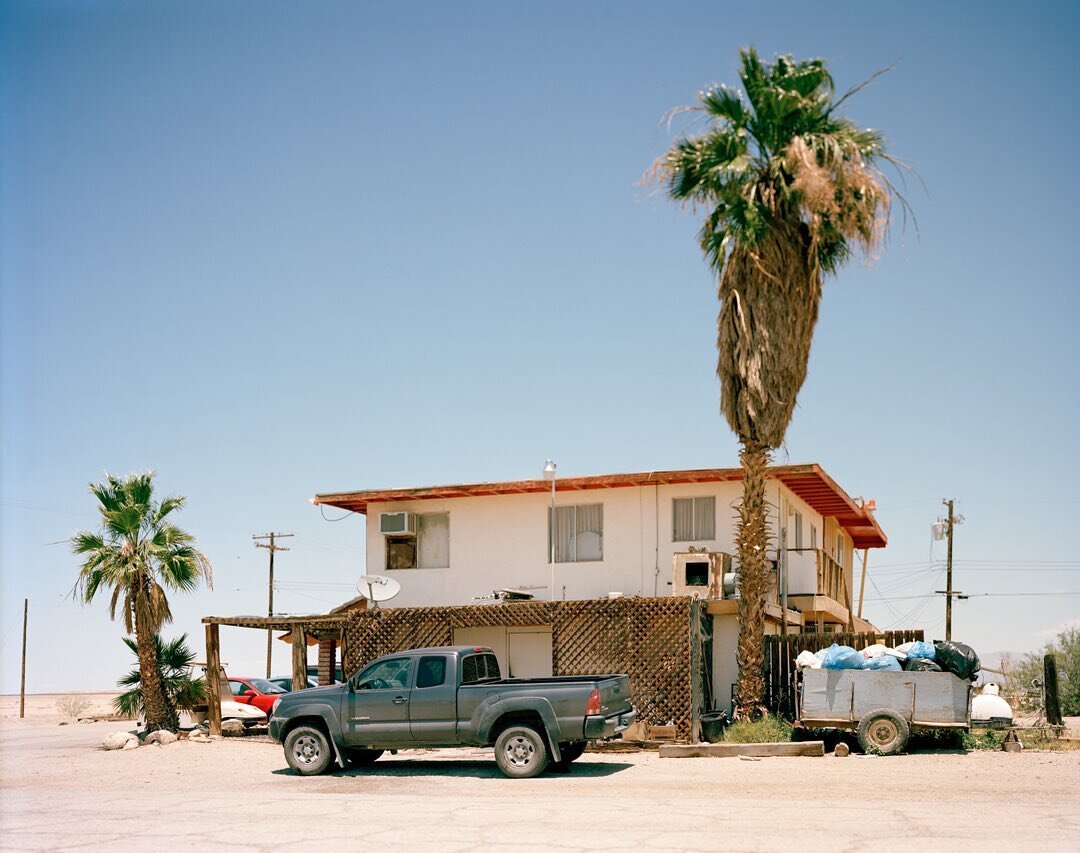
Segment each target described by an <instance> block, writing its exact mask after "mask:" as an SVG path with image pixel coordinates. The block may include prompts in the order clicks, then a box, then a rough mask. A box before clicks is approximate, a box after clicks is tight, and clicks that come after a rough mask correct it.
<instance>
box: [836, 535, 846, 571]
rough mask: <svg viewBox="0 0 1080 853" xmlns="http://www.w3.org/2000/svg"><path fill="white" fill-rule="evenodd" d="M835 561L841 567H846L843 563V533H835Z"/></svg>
mask: <svg viewBox="0 0 1080 853" xmlns="http://www.w3.org/2000/svg"><path fill="white" fill-rule="evenodd" d="M836 562H837V563H839V565H840V567H841V568H847V567H846V566H845V565H844V534H843V533H837V534H836Z"/></svg>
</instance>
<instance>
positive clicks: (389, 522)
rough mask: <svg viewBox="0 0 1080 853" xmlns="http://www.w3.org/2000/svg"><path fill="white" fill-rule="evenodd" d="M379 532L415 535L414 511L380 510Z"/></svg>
mask: <svg viewBox="0 0 1080 853" xmlns="http://www.w3.org/2000/svg"><path fill="white" fill-rule="evenodd" d="M379 532H380V533H382V534H383V535H384V536H415V535H416V513H415V512H380V513H379Z"/></svg>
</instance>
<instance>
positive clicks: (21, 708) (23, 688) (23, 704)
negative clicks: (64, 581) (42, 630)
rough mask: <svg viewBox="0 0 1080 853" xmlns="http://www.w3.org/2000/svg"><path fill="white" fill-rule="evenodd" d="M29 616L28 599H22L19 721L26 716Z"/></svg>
mask: <svg viewBox="0 0 1080 853" xmlns="http://www.w3.org/2000/svg"><path fill="white" fill-rule="evenodd" d="M29 615H30V599H29V598H24V599H23V611H22V680H21V681H20V682H19V719H20V720H21V719H22V718H23V717H24V716H26V617H27V616H29Z"/></svg>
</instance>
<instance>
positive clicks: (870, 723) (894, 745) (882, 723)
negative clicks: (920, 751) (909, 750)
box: [858, 708, 911, 755]
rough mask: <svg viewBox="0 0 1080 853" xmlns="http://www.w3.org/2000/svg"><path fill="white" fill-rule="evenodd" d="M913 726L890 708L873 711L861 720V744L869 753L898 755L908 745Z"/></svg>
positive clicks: (859, 731)
mask: <svg viewBox="0 0 1080 853" xmlns="http://www.w3.org/2000/svg"><path fill="white" fill-rule="evenodd" d="M910 734H911V728H910V727H909V726H908V724H907V722H906V721H905V720H904V718H903V717H900V716H899V715H898V714H896V712H895V711H890V710H889V709H888V708H879V709H877V710H876V711H871V712H870V713H869V714H867V715H866V716H865V717H863V718H862V719H861V720H860V721H859V730H858V735H859V744H860V745H861V746H862V748H863V751H864V752H866V753H867V754H869V755H896V753H898V752H900V751H901V750H902V749H903V748H904V747H905V746H907V742H908V737H909V736H910Z"/></svg>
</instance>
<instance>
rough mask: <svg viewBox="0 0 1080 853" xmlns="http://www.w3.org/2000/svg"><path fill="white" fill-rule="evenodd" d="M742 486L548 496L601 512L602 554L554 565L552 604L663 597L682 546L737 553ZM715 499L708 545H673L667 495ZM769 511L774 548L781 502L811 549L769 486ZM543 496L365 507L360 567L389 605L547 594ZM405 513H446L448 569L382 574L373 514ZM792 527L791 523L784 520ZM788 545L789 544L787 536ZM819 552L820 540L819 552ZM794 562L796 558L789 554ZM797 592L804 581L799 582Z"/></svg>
mask: <svg viewBox="0 0 1080 853" xmlns="http://www.w3.org/2000/svg"><path fill="white" fill-rule="evenodd" d="M741 494H742V484H741V483H737V482H736V483H694V484H685V485H661V486H640V487H638V486H634V487H626V488H618V489H595V490H587V491H566V492H558V493H557V494H556V499H555V500H556V505H557V506H570V505H574V504H593V503H602V504H603V506H604V542H603V553H604V557H603V559H602V560H600V561H594V562H578V563H557V564H556V566H555V597H557V598H560V599H561V598H566V599H582V598H597V597H601V596H605V595H607V594H608V593H609V592H622V593H624V594H625V595H644V596H653V595H660V596H664V595H669V594H671V586H670V583H669V582H670V581H671V579H672V556H673V555H674V554H675V553H676V552H683V551H686V550H687V549H688V546H689V545H691V544H693V545H695V546H701V545H705V546H708V548H709V550H710V551H727V552H729V553H734V550H735V510H734V509H733V507H734V505H735V503H736V502H737V501H738V500H739V498H740V496H741ZM708 495H712V496H714V497H715V498H716V538H715V539H712V540H707V541H700V542H694V543H689V542H677V543H676V542H672V500H673V499H674V498H688V497H702V496H708ZM768 499H769V502H770V504H772V509H771V513H770V527H771V531H772V534H773V537H774V539H773V542H772V549H775V545H776V540H775V537H776V531H777V521H778V516H779V515H780V514H782V513H778V509H777V507H778V505H779V502H782V501H784V500H786V501H787V505H788V506H789V507H792V508H794V509H798V510H799V511H800V512H802V514H803V519H804V528H805V529H804V534H803V535H804V545H805V546H806V547H809V525H810V523H814V524H816V525H817V527H818V530H819V537H820V536H821V535H822V531H823V524H822V520H821V517H820V516H819V515H818V514H817V513H815V512H814V511H813V510H811V509H810V508H809V506H807V505H806V504H805V503H804V502H803V501H801V500H800V499H799V498H796V497H795V496H794V495H792V494H791V493H790V492H789V491H788V490H787V489H786V488H785V487H783V486H782V485H780V484H779V483H776V482H770V483H769V486H768ZM550 504H551V498H550V495H548V494H527V495H494V496H487V497H467V498H448V499H440V500H422V501H400V502H394V503H384V504H371V505H369V507H368V516H367V523H366V524H367V528H366V529H367V537H366V540H367V553H366V568H365V571H366V572H369V573H387V574H390V575H392V576H393V577H394V578H395V579H396V580H397V581H399V582H400V583H401V587H402V591H401V594H400V595H398V596H397V597H396V598H395V599H394V600H393V602H392V604H391V605H390V606H394V607H410V606H422V605H437V604H469V603H472V601H473V599H474V597H478V596H483V595H487V594H490V593H491V592H492V590H495V589H501V588H508V587H509V588H519V589H520V588H527V587H541V588H539V589H535V590H533V593H534V594H535V595H536V597H537V598H541V599H546V598H550V597H551V592H550V577H551V572H550V566H549V563H548V540H547V515H548V508H549V506H550ZM400 510H408V511H410V512H416V513H434V512H447V513H449V515H450V566H449V568H444V569H397V570H393V571H389V572H388V571H387V569H386V546H385V537H383V536H382V535H381V534H380V533H379V514H380V513H381V512H396V511H400ZM787 518H788V519H791V520H793V516H791V515H790V514H787ZM789 542H790V537H789ZM820 545H821V543H820V539H819V546H820ZM792 557H793V558H794V557H795V555H792ZM804 563H805V564H806V565H808V566H809V567H810V568H809V570H808V571H809V572H810V574H808V576H807V578H806V581H807V582H808V583H810V584H811V585H813V583H814V582H816V574H814V572H815V571H816V570H815V569H814V568H813V566H814V564H813V560H812V557H811V556H806V557H805V558H804V559H802V560H796V559H792V561H791V563H790V566H791V568H792V571H793V572H794V571H795V570H796V566H797V564H798V565H799V566H801V565H802V564H804ZM800 585H802V581H800Z"/></svg>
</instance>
